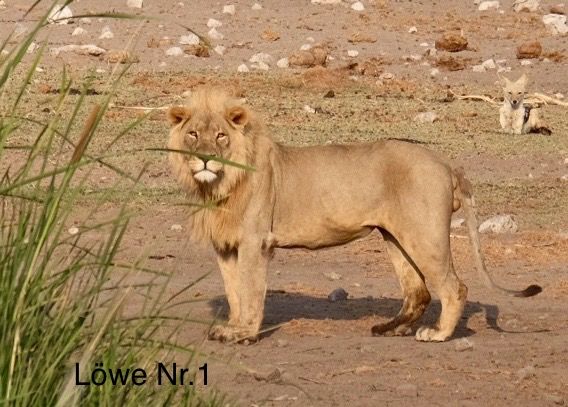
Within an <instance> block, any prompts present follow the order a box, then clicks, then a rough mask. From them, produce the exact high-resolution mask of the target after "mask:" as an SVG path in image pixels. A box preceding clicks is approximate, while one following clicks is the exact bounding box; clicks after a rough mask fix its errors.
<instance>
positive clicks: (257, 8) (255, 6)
mask: <svg viewBox="0 0 568 407" xmlns="http://www.w3.org/2000/svg"><path fill="white" fill-rule="evenodd" d="M251 9H253V10H262V6H261V5H260V4H258V3H254V4H253V5H252V7H251Z"/></svg>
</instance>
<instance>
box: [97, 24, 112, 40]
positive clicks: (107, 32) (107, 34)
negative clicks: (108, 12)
mask: <svg viewBox="0 0 568 407" xmlns="http://www.w3.org/2000/svg"><path fill="white" fill-rule="evenodd" d="M111 38H114V34H113V33H112V31H111V29H110V27H109V26H108V25H105V26H104V27H103V29H102V30H101V35H99V39H100V40H110V39H111Z"/></svg>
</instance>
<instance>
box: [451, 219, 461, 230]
mask: <svg viewBox="0 0 568 407" xmlns="http://www.w3.org/2000/svg"><path fill="white" fill-rule="evenodd" d="M464 223H465V219H464V218H456V219H452V222H451V223H450V228H452V229H457V228H459V227H462V225H463V224H464Z"/></svg>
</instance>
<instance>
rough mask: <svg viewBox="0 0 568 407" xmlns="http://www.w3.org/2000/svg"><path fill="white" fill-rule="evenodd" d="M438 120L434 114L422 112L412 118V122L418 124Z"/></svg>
mask: <svg viewBox="0 0 568 407" xmlns="http://www.w3.org/2000/svg"><path fill="white" fill-rule="evenodd" d="M436 120H438V115H437V114H436V112H422V113H418V114H417V115H416V116H414V121H415V122H418V123H434V122H435V121H436Z"/></svg>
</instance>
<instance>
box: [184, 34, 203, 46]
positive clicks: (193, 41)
mask: <svg viewBox="0 0 568 407" xmlns="http://www.w3.org/2000/svg"><path fill="white" fill-rule="evenodd" d="M199 42H200V41H199V37H198V36H197V35H195V34H194V33H189V34H187V35H182V36H181V37H180V38H179V43H180V44H182V45H197V44H199Z"/></svg>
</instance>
